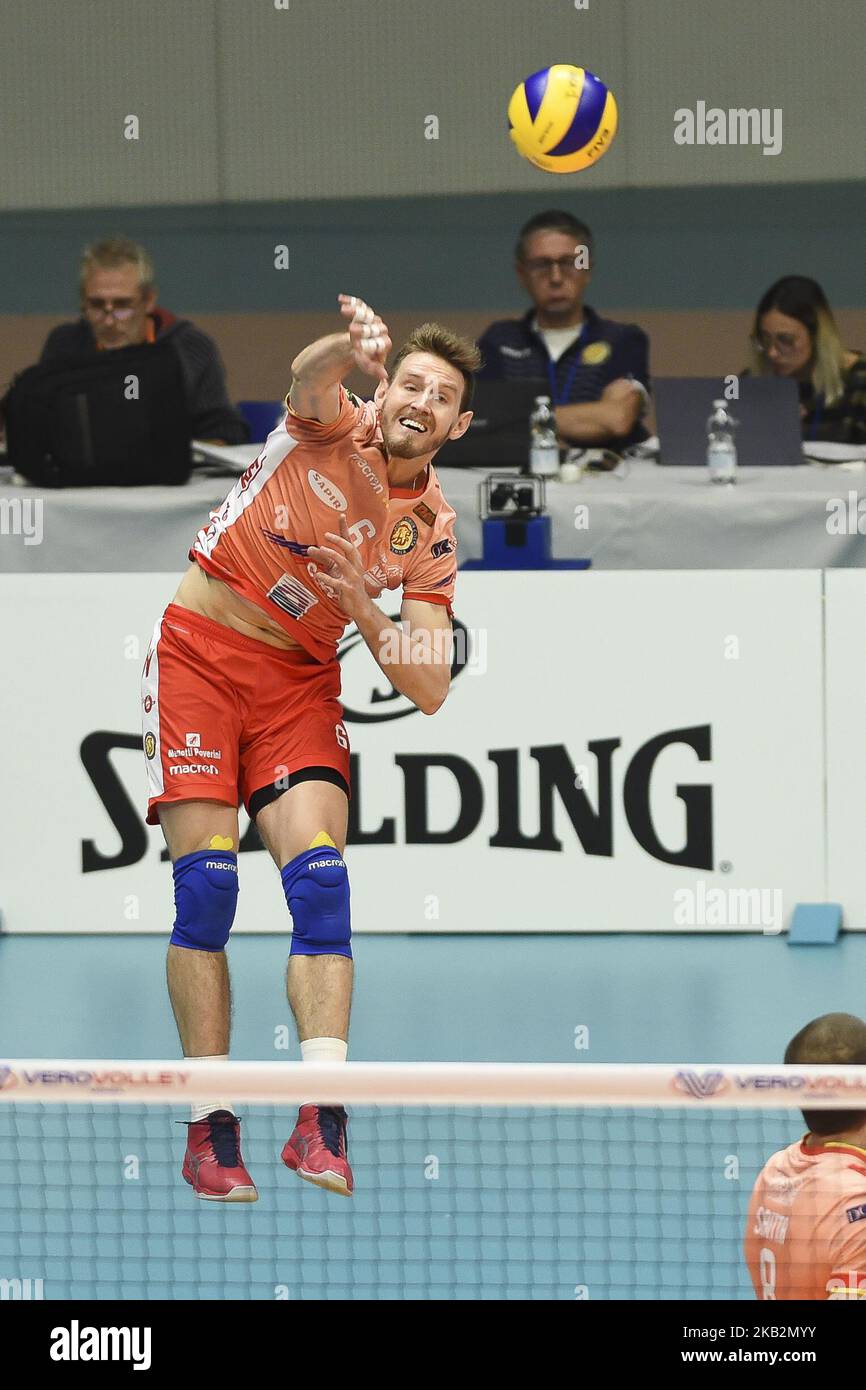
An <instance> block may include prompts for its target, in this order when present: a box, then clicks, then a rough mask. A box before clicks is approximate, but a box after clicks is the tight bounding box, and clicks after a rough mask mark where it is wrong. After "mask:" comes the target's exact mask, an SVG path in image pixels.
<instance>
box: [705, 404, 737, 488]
mask: <svg viewBox="0 0 866 1390" xmlns="http://www.w3.org/2000/svg"><path fill="white" fill-rule="evenodd" d="M736 426H737V422H736V420H735V419H734V417H733V415H732V414H731V412H730V411H729V410H728V403H727V401H713V413H712V415H711V416H710V418H709V420H708V421H707V468H708V469H709V470H710V479H711V481H712V482H714V483H735V482H736V481H737V446H736V444H735V443H734V430H735V429H736Z"/></svg>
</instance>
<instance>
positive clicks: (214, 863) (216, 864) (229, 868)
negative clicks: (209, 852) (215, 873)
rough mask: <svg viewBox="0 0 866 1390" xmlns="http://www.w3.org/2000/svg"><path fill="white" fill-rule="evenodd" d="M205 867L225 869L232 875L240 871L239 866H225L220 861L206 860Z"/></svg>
mask: <svg viewBox="0 0 866 1390" xmlns="http://www.w3.org/2000/svg"><path fill="white" fill-rule="evenodd" d="M204 866H205V868H206V869H225V870H226V872H227V873H230V874H236V873H237V871H238V866H237V864H223V863H221V862H220V860H219V859H206V860H205V861H204Z"/></svg>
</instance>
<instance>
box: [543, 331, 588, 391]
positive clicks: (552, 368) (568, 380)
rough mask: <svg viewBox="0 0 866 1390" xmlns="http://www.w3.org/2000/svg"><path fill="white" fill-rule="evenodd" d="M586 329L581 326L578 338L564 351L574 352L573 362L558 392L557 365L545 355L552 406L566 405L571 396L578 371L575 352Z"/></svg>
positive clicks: (577, 356)
mask: <svg viewBox="0 0 866 1390" xmlns="http://www.w3.org/2000/svg"><path fill="white" fill-rule="evenodd" d="M588 328H589V325H588V324H586V323H585V324H584V325H583V327H582V328H581V330H580V333H579V334H578V336H577V337H576V338H575V340H574V342H573V343H572V345H571V349H566V351H574V352H575V359H574V361H573V362H572V364H571V366H570V367H569V369H568V372H567V373H566V377H565V384H564V386H563V388H562V390H561V391H558V390H557V387H556V367H557V363H556V362H554V360H553V358H552V357H551V356H550V353H548V354H547V379H548V381H549V382H550V399H551V401H552V402H553V404H554V405H567V404H568V398H569V396H570V395H571V388H572V387H573V385H574V382H575V378H576V376H577V373H578V369H579V367H580V354H579V353H578V352H577V349H578V348H579V347H580V345H581V343H582V342H583V340H584V338H585V337H586V335H587V332H588ZM542 341H544V340H543V339H542ZM546 347H547V344H546V343H545V348H546Z"/></svg>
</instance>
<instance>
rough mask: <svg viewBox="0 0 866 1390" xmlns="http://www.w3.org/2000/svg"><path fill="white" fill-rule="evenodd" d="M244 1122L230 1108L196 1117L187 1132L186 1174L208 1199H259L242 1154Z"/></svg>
mask: <svg viewBox="0 0 866 1390" xmlns="http://www.w3.org/2000/svg"><path fill="white" fill-rule="evenodd" d="M240 1129H241V1122H240V1120H238V1119H236V1118H235V1116H234V1115H232V1113H231V1111H229V1110H214V1111H212V1112H211V1114H210V1115H208V1117H207V1119H204V1120H193V1121H191V1122H190V1124H189V1126H188V1131H187V1141H186V1153H185V1154H184V1159H183V1170H182V1171H183V1176H184V1178H185V1179H186V1181H187V1182H188V1183H189V1184H190V1186H191V1187H192V1190H193V1192H194V1193H195V1195H196V1197H203V1198H204V1199H205V1201H208V1202H257V1201H258V1199H259V1194H258V1192H257V1191H256V1188H255V1184H254V1182H253V1180H252V1178H251V1177H250V1175H249V1173H248V1172H247V1170H246V1168H245V1167H244V1161H243V1158H242V1157H241V1140H240Z"/></svg>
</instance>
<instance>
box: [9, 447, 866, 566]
mask: <svg viewBox="0 0 866 1390" xmlns="http://www.w3.org/2000/svg"><path fill="white" fill-rule="evenodd" d="M484 476H485V470H483V469H468V470H467V469H452V468H443V469H442V470H441V472H440V480H441V483H442V488H443V491H444V493H445V496H446V497H447V498H448V500H449V501H450V503H451V505H452V506H453V507H454V508H455V510H456V512H457V536H458V541H459V557H460V560H461V561H463V560H469V559H477V558H479V557H480V555H481V524H480V522H479V519H478V488H479V485H480V483H481V480H482V478H483V477H484ZM232 486H233V479H232V478H231V477H225V476H222V477H214V476H205V475H202V474H199V473H196V474H194V476H193V479H192V481H191V482H189V483H188V484H187V485H186V486H184V487H154V488H91V489H71V490H61V491H52V490H50V489H39V488H30V487H14V486H12V485H11V483H9V482H2V481H0V573H43V572H54V573H66V572H72V573H80V572H93V571H97V572H99V571H103V572H104V571H120V572H124V571H125V572H132V571H165V572H173V573H177V572H178V571H180V570H182V569H183V567H184V565H185V563H186V556H187V552H188V550H189V547H190V545H191V544H192V541H193V538H194V536H195V533H196V531H197V530H198V529H199V527H200V526H201V525H202V524H203V523H204V521H205V519H206V517H207V514H208V511H209V510H210V509H211V508H213V507H216V506H217V505H218V504H219V503H220V502H221V501H222V499H223V498H224V497H225V495H226V493H227V492H228V491H229V489H230V488H231V487H232ZM849 495H850V498H851V501H850V502H849ZM860 497H863V498H864V504H863V510H864V519H863V526H864V530H866V470H864V469H862V468H858V469H856V470H854V469H849V468H841V467H835V468H815V467H810V466H808V465H804V466H803V467H801V468H766V469H764V468H753V469H742V470H741V471H740V476H739V481H738V482H737V483H736V485H734V486H733V487H721V486H717V485H714V484H712V483H710V482H709V480H708V477H707V474H706V470H705V469H704V468H661V467H659V466H658V465H656V464H651V463H634V464H632V465H631V470H630V472H629V473H628V475H627V476H624V477H621V476H618V475H614V474H606V473H600V474H589V475H585V476H584V477H583V479H582V480H581V481H580V482H578V483H569V484H564V483H559V482H553V483H549V484H548V510H549V511H550V513H551V516H552V518H553V551H554V554H555V555H556V556H558V557H560V558H563V559H566V558H574V557H588V558H589V559H591V560H592V563H593V565H594V566H595V567H596V568H599V569H753V568H754V569H824V568H830V567H835V566H849V567H856V566H863V565H866V544H864V537H863V536H862V535H860V534H859V533H858V531H857V530H856V504H857V500H858V499H859V498H860ZM828 503H829V504H831V506H834V509H835V510H836V511H843V512H844V513H845V522H844V525H845V529H844V530H843V531H842V533H841V534H836V530H837V529H838V528H834V526H833V525H831V524H830V522H831V518H830V517H829V515H828ZM579 508H584V509H585V510H576V509H579ZM849 513H852V514H853V516H854V526H851V524H850V518H849ZM37 516H38V517H39V518H41V520H40V525H39V531H40V532H41V541H40V542H39V543H38V544H33V543H30V544H28V543H27V539H26V537H25V535H23V534H21V532H22V529H24V528H25V526H26V529H29V530H30V532H31V534H34V535H35V534H37V532H36V529H35V522H36V520H37ZM575 523H577V525H576V524H575Z"/></svg>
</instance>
